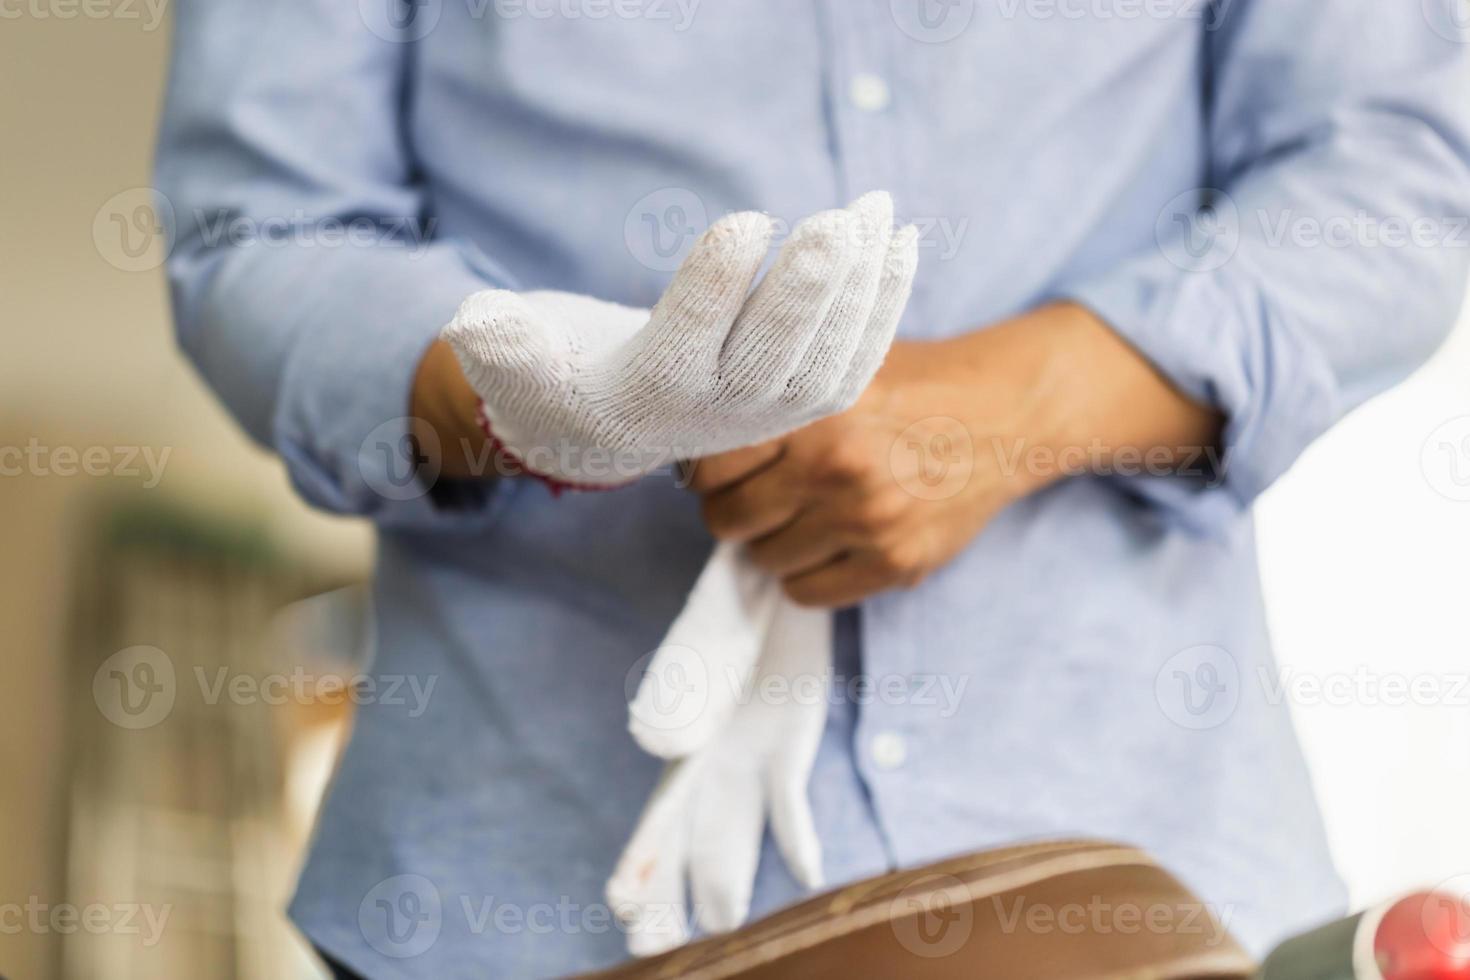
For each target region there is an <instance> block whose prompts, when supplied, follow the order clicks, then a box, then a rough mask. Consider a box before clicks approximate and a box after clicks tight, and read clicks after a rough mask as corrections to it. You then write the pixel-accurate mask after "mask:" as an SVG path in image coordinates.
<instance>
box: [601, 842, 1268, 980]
mask: <svg viewBox="0 0 1470 980" xmlns="http://www.w3.org/2000/svg"><path fill="white" fill-rule="evenodd" d="M1254 971H1255V964H1254V962H1252V960H1251V958H1250V957H1249V956H1248V955H1247V954H1246V953H1245V952H1244V951H1243V950H1242V949H1241V948H1240V946H1239V945H1237V944H1236V942H1235V941H1234V940H1233V939H1232V938H1231V937H1230V935H1229V934H1228V933H1227V932H1226V931H1225V930H1224V928H1223V927H1222V926H1221V925H1220V923H1219V921H1218V920H1217V919H1216V918H1215V916H1214V915H1213V914H1212V913H1211V911H1210V909H1209V908H1208V907H1206V906H1205V905H1204V904H1203V903H1202V902H1201V901H1200V900H1199V899H1198V898H1196V897H1195V896H1194V895H1192V894H1190V892H1189V891H1188V890H1186V889H1185V888H1184V886H1183V885H1181V884H1180V883H1179V882H1178V881H1176V880H1175V879H1174V878H1173V877H1172V876H1171V875H1170V874H1169V873H1168V872H1166V871H1164V870H1163V869H1162V868H1160V867H1159V866H1158V865H1157V864H1155V863H1154V862H1153V861H1152V860H1151V859H1150V858H1149V857H1148V856H1147V855H1146V854H1144V853H1143V852H1142V851H1139V850H1137V849H1135V848H1132V847H1127V846H1124V845H1120V844H1109V843H1103V842H1099V841H1055V842H1047V843H1038V844H1028V845H1024V846H1018V847H1008V848H1003V849H999V850H994V851H985V852H982V853H979V854H971V855H967V856H965V857H959V858H953V859H950V860H947V861H941V862H939V863H937V864H932V865H929V866H928V867H925V868H918V869H914V870H910V871H899V872H895V873H892V874H887V875H883V876H880V877H877V878H870V879H868V880H866V881H861V882H858V883H856V884H852V885H848V886H847V887H845V888H840V889H838V890H836V891H833V892H829V893H827V894H824V895H819V896H817V897H816V898H813V899H810V900H808V901H805V902H803V903H801V904H800V905H796V906H793V907H791V908H788V909H784V910H782V911H780V912H777V913H775V914H774V915H771V916H769V917H767V918H765V919H762V920H761V921H759V922H755V923H752V924H750V925H748V926H746V927H745V928H743V929H741V930H739V931H738V932H735V933H732V934H730V935H728V936H718V937H715V938H712V939H706V940H703V941H701V942H698V943H693V944H691V945H689V946H686V947H684V948H682V949H678V950H675V951H673V952H671V953H667V954H665V955H663V956H658V957H654V958H652V959H648V960H641V961H636V962H632V963H628V964H625V965H624V966H621V967H617V968H615V969H612V970H608V971H605V972H602V973H597V974H590V975H588V977H589V978H590V977H596V978H597V980H655V978H658V980H663V978H672V977H681V978H693V980H719V978H726V977H739V978H742V980H776V978H786V977H795V978H802V980H829V978H830V980H839V978H840V980H851V978H855V977H856V978H870V977H871V978H889V977H892V978H899V980H957V978H966V980H971V978H996V980H1031V978H1035V980H1043V978H1044V980H1082V978H1086V980H1125V978H1126V980H1185V978H1198V980H1203V978H1211V980H1244V978H1247V977H1250V976H1251V975H1252V974H1253V973H1254Z"/></svg>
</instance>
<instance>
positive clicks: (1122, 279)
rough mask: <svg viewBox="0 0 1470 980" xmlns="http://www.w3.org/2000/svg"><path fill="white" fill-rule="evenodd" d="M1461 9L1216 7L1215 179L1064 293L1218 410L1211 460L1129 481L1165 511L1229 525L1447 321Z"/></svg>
mask: <svg viewBox="0 0 1470 980" xmlns="http://www.w3.org/2000/svg"><path fill="white" fill-rule="evenodd" d="M1454 2H1455V0H1425V2H1423V3H1420V2H1418V0H1415V2H1408V3H1400V2H1394V3H1383V2H1379V0H1326V2H1324V0H1234V2H1231V3H1222V4H1221V5H1220V10H1221V17H1220V19H1219V21H1218V23H1217V25H1215V26H1214V27H1213V29H1210V30H1208V31H1207V36H1206V51H1207V57H1206V78H1205V86H1204V91H1205V100H1206V101H1205V104H1206V111H1207V112H1208V117H1209V118H1208V132H1209V147H1208V160H1209V168H1210V173H1209V176H1208V184H1209V185H1210V186H1209V189H1198V190H1196V191H1190V190H1187V189H1186V190H1185V193H1184V194H1183V196H1182V197H1181V198H1179V199H1176V201H1175V202H1174V204H1173V205H1171V206H1166V207H1165V209H1164V213H1163V214H1162V215H1161V217H1160V222H1159V225H1158V235H1157V239H1158V240H1157V247H1153V248H1150V249H1148V250H1147V251H1145V252H1143V253H1141V254H1139V255H1137V256H1135V257H1133V258H1131V259H1129V260H1126V261H1124V262H1122V263H1121V264H1119V265H1118V266H1117V267H1115V268H1112V269H1108V270H1105V271H1103V272H1102V273H1100V274H1095V275H1091V276H1089V277H1087V278H1085V279H1084V280H1082V281H1080V282H1074V283H1069V284H1066V285H1065V287H1064V288H1063V289H1061V290H1059V295H1064V296H1067V297H1070V298H1072V299H1075V300H1077V301H1079V302H1081V303H1083V304H1084V305H1086V306H1088V307H1090V308H1092V309H1093V310H1094V311H1095V312H1097V313H1098V314H1099V315H1100V316H1101V317H1102V318H1103V319H1104V320H1105V321H1107V322H1108V323H1109V324H1110V325H1111V326H1112V327H1113V329H1115V330H1116V331H1117V332H1118V333H1119V334H1121V335H1122V336H1123V337H1124V338H1125V339H1126V340H1128V341H1129V342H1130V343H1131V344H1132V345H1133V346H1134V347H1135V348H1137V349H1138V350H1139V351H1140V352H1141V353H1142V354H1143V355H1144V356H1145V357H1147V358H1148V359H1150V360H1151V361H1152V362H1153V363H1154V364H1155V365H1156V366H1157V367H1158V368H1159V369H1160V370H1161V371H1162V372H1163V373H1164V374H1165V375H1166V376H1167V377H1169V378H1170V379H1171V380H1172V381H1173V382H1174V383H1175V384H1176V385H1178V386H1179V387H1180V389H1181V390H1183V391H1185V392H1186V393H1188V394H1189V395H1191V396H1192V397H1194V398H1196V399H1198V400H1200V401H1201V402H1203V403H1206V404H1209V405H1212V406H1215V407H1217V408H1219V409H1220V410H1221V412H1222V414H1223V415H1224V417H1225V419H1226V425H1225V429H1224V435H1223V447H1222V448H1223V451H1224V452H1223V468H1222V469H1221V470H1220V471H1219V472H1218V473H1214V474H1210V475H1208V476H1198V477H1186V478H1169V477H1148V476H1143V477H1138V478H1136V479H1133V478H1125V479H1124V480H1123V481H1122V483H1123V485H1125V486H1127V487H1128V488H1129V489H1131V490H1133V491H1136V492H1137V493H1138V494H1140V495H1141V496H1142V497H1144V498H1145V499H1147V500H1149V501H1150V502H1152V503H1156V504H1158V505H1160V506H1161V507H1162V508H1163V509H1164V513H1165V515H1166V516H1168V517H1170V518H1177V519H1179V520H1180V521H1181V522H1182V523H1184V524H1185V525H1187V526H1190V527H1192V528H1194V529H1195V530H1201V531H1208V530H1210V529H1211V528H1214V527H1218V526H1219V523H1220V522H1222V521H1230V520H1233V519H1234V518H1235V517H1236V516H1238V515H1239V513H1240V512H1241V511H1243V510H1244V509H1246V508H1248V507H1249V506H1250V504H1251V503H1252V502H1253V501H1254V500H1255V498H1256V497H1257V496H1258V495H1259V494H1260V493H1261V492H1262V491H1263V490H1264V489H1265V488H1266V487H1268V486H1269V485H1270V484H1271V483H1272V482H1273V481H1274V480H1275V479H1276V478H1277V477H1279V476H1280V475H1281V474H1282V473H1283V472H1285V471H1286V469H1287V468H1288V467H1289V466H1290V465H1291V464H1292V462H1293V461H1294V460H1295V459H1296V458H1297V457H1298V455H1300V453H1301V452H1302V451H1303V449H1305V448H1306V447H1307V445H1308V444H1309V443H1311V442H1312V440H1314V439H1315V438H1317V437H1318V436H1319V435H1321V434H1322V433H1323V432H1324V431H1325V430H1326V429H1327V428H1328V427H1329V426H1331V425H1332V424H1333V423H1334V422H1336V421H1337V420H1338V419H1339V418H1341V417H1342V415H1343V414H1344V413H1346V412H1347V411H1348V410H1350V409H1352V408H1353V407H1355V406H1356V405H1358V404H1360V403H1361V402H1363V401H1364V400H1365V399H1367V398H1369V397H1370V396H1372V395H1374V394H1376V393H1378V392H1380V391H1382V390H1383V389H1385V388H1387V387H1389V386H1390V385H1392V384H1394V383H1396V382H1397V381H1398V380H1400V379H1402V378H1403V377H1404V376H1406V375H1407V374H1408V373H1409V372H1411V371H1412V370H1413V369H1414V368H1415V367H1416V366H1418V365H1419V364H1420V363H1421V362H1422V361H1423V360H1425V359H1426V358H1427V357H1428V356H1429V355H1430V354H1431V353H1432V352H1433V351H1434V349H1435V348H1436V347H1437V346H1438V345H1439V343H1440V342H1441V341H1442V340H1443V339H1444V337H1445V336H1446V335H1447V333H1448V332H1449V330H1450V328H1451V327H1452V326H1453V324H1454V322H1455V318H1456V314H1457V312H1458V310H1459V309H1460V304H1461V301H1462V299H1463V295H1464V284H1465V275H1466V268H1467V264H1470V232H1467V229H1466V220H1467V216H1470V98H1467V96H1466V93H1470V46H1467V44H1466V43H1464V40H1465V38H1463V37H1461V36H1460V34H1462V33H1463V32H1458V33H1457V32H1456V31H1454V30H1452V29H1451V28H1452V27H1453V25H1455V23H1456V22H1455V21H1454V19H1453V11H1452V10H1451V9H1450V8H1451V6H1452V5H1453V3H1454ZM1171 211H1172V212H1176V214H1174V215H1172V216H1171V213H1170V212H1171ZM1171 217H1173V218H1174V220H1172V221H1171V220H1170V219H1171Z"/></svg>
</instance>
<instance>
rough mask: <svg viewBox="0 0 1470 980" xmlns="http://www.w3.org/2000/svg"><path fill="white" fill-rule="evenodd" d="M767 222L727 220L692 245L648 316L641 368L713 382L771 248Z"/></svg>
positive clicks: (748, 214)
mask: <svg viewBox="0 0 1470 980" xmlns="http://www.w3.org/2000/svg"><path fill="white" fill-rule="evenodd" d="M771 227H772V226H771V219H770V218H769V217H768V216H766V215H764V214H761V213H760V212H757V211H742V212H738V213H736V214H728V215H726V216H725V217H723V218H721V219H720V220H719V221H716V222H715V223H714V224H713V225H711V226H710V227H709V229H708V230H706V231H705V233H704V234H703V235H702V236H701V237H700V239H699V241H698V242H696V243H695V245H694V248H693V249H692V250H690V252H689V255H688V257H686V258H685V259H684V263H683V265H681V266H680V267H679V271H678V272H676V273H675V274H674V278H673V281H672V282H670V283H669V288H668V289H666V290H665V291H664V294H663V296H662V297H661V298H660V299H659V301H658V305H656V306H655V307H654V308H653V312H652V314H651V315H650V316H649V328H648V333H647V338H646V343H645V344H644V345H643V348H642V350H643V352H644V353H643V360H644V363H643V365H642V366H643V367H645V368H648V369H651V370H652V371H654V372H655V373H654V374H653V375H652V376H653V377H657V378H665V379H667V377H669V375H668V373H667V372H668V371H674V372H675V376H677V377H691V376H692V377H704V376H712V375H713V374H714V370H715V367H716V365H717V363H718V358H719V354H720V350H721V349H722V348H723V347H724V345H725V343H726V340H727V338H728V337H729V335H730V330H731V327H733V326H734V324H735V321H736V318H737V317H738V316H739V315H740V310H741V308H742V307H744V305H745V302H746V299H747V298H748V297H749V296H750V287H751V285H752V284H753V283H754V282H755V277H756V275H757V274H758V273H759V272H760V269H761V266H762V265H763V264H764V263H765V260H766V253H767V252H768V251H769V250H770V247H771Z"/></svg>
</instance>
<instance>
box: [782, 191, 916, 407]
mask: <svg viewBox="0 0 1470 980" xmlns="http://www.w3.org/2000/svg"><path fill="white" fill-rule="evenodd" d="M848 211H850V212H851V213H852V216H853V222H852V224H853V229H854V234H855V236H856V240H855V245H856V248H857V257H856V259H855V260H854V261H853V263H852V266H851V268H849V270H848V273H847V276H846V277H845V279H844V280H843V282H842V286H841V288H840V289H839V290H838V292H837V296H836V298H835V299H834V300H833V302H832V306H831V308H830V309H829V310H828V312H827V318H826V320H825V322H823V324H822V326H821V328H820V329H819V330H818V331H817V335H816V338H815V339H814V340H813V341H812V343H811V346H810V347H808V348H807V352H806V354H805V355H804V356H803V357H802V360H801V363H800V364H799V365H798V366H797V368H796V373H795V374H794V375H793V376H792V378H791V380H790V382H789V383H788V385H787V389H786V398H787V400H788V401H799V402H802V403H804V404H817V405H821V406H824V407H825V405H827V404H828V403H829V401H830V400H831V399H832V397H833V396H835V394H836V393H837V392H838V391H839V390H841V389H842V387H843V382H844V380H845V378H846V375H847V371H848V366H849V365H850V364H851V363H852V359H853V353H854V351H856V349H857V346H858V344H859V343H860V342H861V341H862V339H863V336H864V333H865V331H866V329H867V326H868V323H869V321H870V320H871V319H872V314H873V307H874V304H875V303H876V301H877V297H878V288H879V285H880V283H881V280H882V278H883V270H884V263H885V260H886V259H887V256H888V251H889V244H890V242H891V241H892V238H893V199H892V198H891V197H889V196H888V194H886V193H884V192H882V191H875V192H873V193H871V194H865V195H863V196H862V197H861V198H859V199H858V200H857V201H855V202H853V204H852V205H851V206H849V208H848Z"/></svg>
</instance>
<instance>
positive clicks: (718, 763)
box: [689, 745, 765, 933]
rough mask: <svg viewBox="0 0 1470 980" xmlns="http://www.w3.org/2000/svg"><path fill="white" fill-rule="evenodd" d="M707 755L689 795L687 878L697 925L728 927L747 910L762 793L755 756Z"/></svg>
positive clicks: (761, 829) (761, 825) (758, 848)
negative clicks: (693, 791) (691, 811)
mask: <svg viewBox="0 0 1470 980" xmlns="http://www.w3.org/2000/svg"><path fill="white" fill-rule="evenodd" d="M721 748H733V746H730V747H727V746H724V745H722V746H721ZM710 761H711V763H712V765H711V768H710V769H709V770H708V772H707V774H706V778H704V779H703V780H701V782H700V785H699V792H698V794H697V796H696V798H695V801H694V820H693V823H692V825H691V831H690V848H689V883H690V887H691V889H692V891H693V894H694V915H695V919H696V921H697V922H698V923H699V926H700V927H701V928H702V929H705V930H706V931H708V932H712V933H713V932H729V931H731V930H732V929H737V928H739V927H740V925H741V923H743V922H744V921H745V919H746V916H748V915H749V914H750V896H751V893H752V892H753V890H754V888H755V874H756V868H757V867H758V865H759V863H760V852H761V841H762V838H763V837H764V835H765V797H764V794H763V793H762V787H761V782H760V778H759V777H758V776H757V774H756V766H757V764H758V763H757V761H756V760H752V759H744V758H740V759H720V760H713V759H712V760H710Z"/></svg>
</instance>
